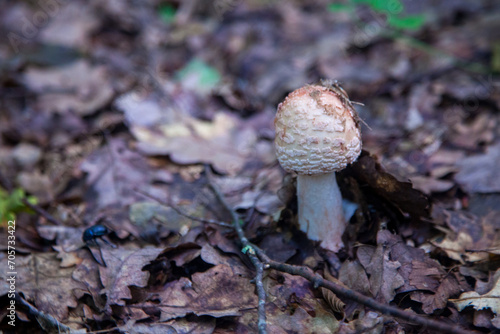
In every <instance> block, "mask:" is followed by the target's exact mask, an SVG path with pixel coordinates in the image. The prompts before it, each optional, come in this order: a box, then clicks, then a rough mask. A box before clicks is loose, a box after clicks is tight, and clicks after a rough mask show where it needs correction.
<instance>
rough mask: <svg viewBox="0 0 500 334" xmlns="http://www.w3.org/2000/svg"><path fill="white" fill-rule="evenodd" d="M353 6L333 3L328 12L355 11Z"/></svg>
mask: <svg viewBox="0 0 500 334" xmlns="http://www.w3.org/2000/svg"><path fill="white" fill-rule="evenodd" d="M353 8H354V7H353V6H352V5H346V4H343V3H331V4H329V5H328V11H330V12H349V11H351V10H353Z"/></svg>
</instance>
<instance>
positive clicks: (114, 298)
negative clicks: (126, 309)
mask: <svg viewBox="0 0 500 334" xmlns="http://www.w3.org/2000/svg"><path fill="white" fill-rule="evenodd" d="M161 251H162V249H161V248H153V247H147V248H138V249H124V248H118V249H109V248H104V247H103V248H101V254H102V258H103V260H104V262H105V264H106V267H104V266H101V267H99V274H100V278H101V282H102V285H103V286H104V289H105V293H106V296H107V301H106V305H107V307H110V306H111V305H125V299H130V298H132V295H131V292H130V289H129V287H130V286H137V287H144V286H146V284H147V283H148V278H149V273H148V272H147V271H142V268H143V267H145V266H146V265H147V264H149V263H150V262H151V261H152V260H153V259H155V258H156V257H157V256H158V254H160V252H161Z"/></svg>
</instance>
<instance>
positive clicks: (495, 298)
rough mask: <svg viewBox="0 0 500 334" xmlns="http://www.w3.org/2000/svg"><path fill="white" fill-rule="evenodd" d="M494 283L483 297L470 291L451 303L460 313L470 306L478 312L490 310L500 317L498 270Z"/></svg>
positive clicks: (499, 279) (499, 272)
mask: <svg viewBox="0 0 500 334" xmlns="http://www.w3.org/2000/svg"><path fill="white" fill-rule="evenodd" d="M493 282H494V284H493V287H492V289H491V290H490V291H489V292H487V293H485V294H483V295H480V294H479V293H477V292H476V291H468V292H464V293H462V294H461V295H460V297H459V298H458V299H451V300H450V301H451V302H452V303H453V304H455V306H456V307H457V309H458V310H459V311H462V310H463V309H464V308H466V307H468V306H472V307H474V308H475V309H476V310H483V309H485V308H489V309H490V310H491V311H493V313H495V314H496V315H497V317H498V315H500V270H497V271H496V273H495V275H494V276H493Z"/></svg>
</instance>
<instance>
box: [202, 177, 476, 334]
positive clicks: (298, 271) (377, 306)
mask: <svg viewBox="0 0 500 334" xmlns="http://www.w3.org/2000/svg"><path fill="white" fill-rule="evenodd" d="M205 170H206V173H207V178H208V179H209V183H208V184H209V186H210V187H211V188H212V191H213V192H214V194H215V196H216V197H217V200H218V201H219V202H220V203H221V204H222V205H223V206H224V207H225V208H226V210H227V211H229V212H230V213H231V218H232V220H233V226H234V228H235V230H236V233H237V234H238V237H239V239H240V242H241V243H242V244H243V246H244V248H243V251H246V252H247V253H248V254H249V256H250V255H257V256H258V258H259V259H260V262H261V263H262V262H263V263H264V269H267V268H272V269H275V270H278V271H281V272H285V273H288V274H291V275H298V276H302V277H304V278H305V279H307V280H308V281H310V282H312V283H313V284H314V287H315V288H319V287H324V288H326V289H328V290H331V291H333V292H334V293H335V294H337V295H338V296H339V297H342V298H345V299H349V300H352V301H355V302H357V303H360V304H362V305H365V306H367V307H369V308H371V309H373V310H376V311H379V312H380V313H382V314H387V315H391V316H394V317H396V318H400V319H403V320H406V321H409V322H412V323H414V324H416V325H420V326H424V327H425V328H429V329H433V330H436V331H439V332H441V333H450V334H470V333H473V332H472V331H467V330H465V329H463V328H461V327H459V326H457V325H450V324H447V323H445V322H442V321H438V320H434V319H428V318H425V317H424V316H421V315H418V314H414V313H410V312H407V311H404V310H402V309H399V308H397V307H394V306H390V305H386V304H382V303H379V302H377V301H376V300H374V299H372V298H370V297H367V296H365V295H363V294H361V293H359V292H357V291H354V290H352V289H349V288H347V287H343V286H341V285H339V284H336V283H334V282H332V281H328V280H325V279H324V278H323V277H321V276H320V275H319V274H316V273H314V272H313V271H312V270H311V269H310V268H308V267H305V266H294V265H290V264H286V263H281V262H278V261H274V260H272V259H271V258H270V257H269V256H267V254H266V253H265V252H264V251H263V250H262V249H260V248H259V247H257V246H256V245H254V244H252V243H251V242H250V241H249V240H248V239H247V238H246V237H245V233H244V231H243V229H242V227H241V225H240V219H239V218H238V215H237V214H236V212H235V211H234V210H232V209H231V207H230V206H229V205H228V204H227V201H226V200H225V198H224V196H223V195H222V193H221V192H220V191H219V189H218V188H217V187H216V186H215V184H214V183H213V182H211V173H210V170H209V169H208V168H205ZM250 259H252V258H251V257H250ZM252 263H253V260H252ZM259 305H260V297H259ZM259 316H260V314H259ZM259 323H260V319H259Z"/></svg>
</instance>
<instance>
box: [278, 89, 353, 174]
mask: <svg viewBox="0 0 500 334" xmlns="http://www.w3.org/2000/svg"><path fill="white" fill-rule="evenodd" d="M274 124H275V127H276V139H275V147H276V155H277V157H278V160H279V162H280V164H281V166H282V167H283V168H284V169H285V170H287V171H289V172H291V171H295V172H297V173H298V174H306V175H314V174H324V173H330V172H336V171H339V170H342V169H344V168H345V167H346V166H347V165H348V164H350V163H352V162H353V161H355V160H356V159H357V157H358V156H359V154H360V153H361V134H360V130H359V124H358V115H357V113H356V111H355V110H354V108H353V107H352V104H351V101H350V100H349V97H348V96H347V94H346V93H345V91H344V90H343V89H342V88H341V87H340V86H339V85H337V84H336V83H333V84H332V83H329V82H322V83H321V84H315V85H308V86H305V87H302V88H299V89H297V90H295V91H293V92H292V93H290V94H289V95H288V96H287V97H286V99H285V100H284V101H283V102H282V103H280V104H279V106H278V112H277V114H276V118H275V120H274Z"/></svg>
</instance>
